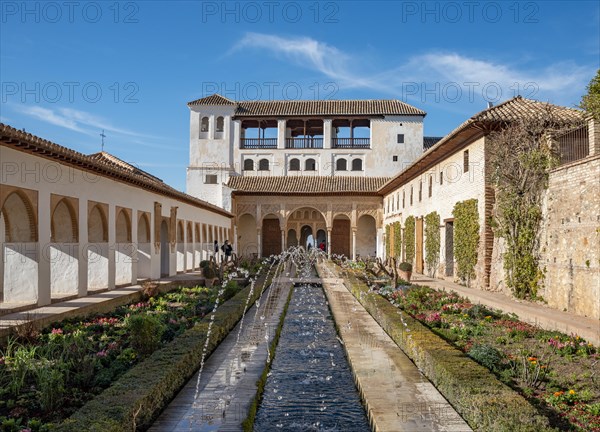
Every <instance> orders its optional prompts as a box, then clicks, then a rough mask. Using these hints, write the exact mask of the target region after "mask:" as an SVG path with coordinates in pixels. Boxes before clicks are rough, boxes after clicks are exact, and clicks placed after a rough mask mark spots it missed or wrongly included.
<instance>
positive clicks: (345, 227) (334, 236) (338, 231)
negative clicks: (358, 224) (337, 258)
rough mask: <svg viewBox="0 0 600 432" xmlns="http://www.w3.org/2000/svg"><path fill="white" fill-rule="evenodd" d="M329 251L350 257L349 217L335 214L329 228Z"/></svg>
mask: <svg viewBox="0 0 600 432" xmlns="http://www.w3.org/2000/svg"><path fill="white" fill-rule="evenodd" d="M331 253H333V254H336V255H345V256H347V257H350V219H348V217H347V216H346V215H337V216H335V218H334V219H333V226H332V229H331Z"/></svg>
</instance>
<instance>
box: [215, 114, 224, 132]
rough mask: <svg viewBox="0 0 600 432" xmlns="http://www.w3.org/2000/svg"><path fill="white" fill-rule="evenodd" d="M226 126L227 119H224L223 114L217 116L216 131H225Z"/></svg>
mask: <svg viewBox="0 0 600 432" xmlns="http://www.w3.org/2000/svg"><path fill="white" fill-rule="evenodd" d="M224 127H225V119H223V117H222V116H219V117H217V127H216V131H217V132H223V129H224Z"/></svg>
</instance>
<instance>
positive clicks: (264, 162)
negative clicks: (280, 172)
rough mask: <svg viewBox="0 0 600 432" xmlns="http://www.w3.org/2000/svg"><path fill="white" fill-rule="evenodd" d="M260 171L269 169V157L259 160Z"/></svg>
mask: <svg viewBox="0 0 600 432" xmlns="http://www.w3.org/2000/svg"><path fill="white" fill-rule="evenodd" d="M258 170H259V171H269V159H261V160H260V161H259V162H258Z"/></svg>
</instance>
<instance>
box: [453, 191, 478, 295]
mask: <svg viewBox="0 0 600 432" xmlns="http://www.w3.org/2000/svg"><path fill="white" fill-rule="evenodd" d="M452 215H453V216H454V258H455V259H456V264H457V269H456V273H457V275H458V277H460V278H461V279H462V280H463V281H464V282H466V284H467V286H470V285H471V280H472V279H474V278H475V265H476V264H477V249H478V248H479V211H478V210H477V200H476V199H470V200H466V201H461V202H458V203H456V204H455V205H454V209H453V210H452Z"/></svg>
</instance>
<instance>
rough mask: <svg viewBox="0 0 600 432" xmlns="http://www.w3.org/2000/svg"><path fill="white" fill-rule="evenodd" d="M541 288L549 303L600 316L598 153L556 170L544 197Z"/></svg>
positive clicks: (591, 315) (580, 313) (599, 159)
mask: <svg viewBox="0 0 600 432" xmlns="http://www.w3.org/2000/svg"><path fill="white" fill-rule="evenodd" d="M543 213H544V222H543V231H542V238H541V247H542V259H541V265H542V266H543V267H544V268H545V270H546V279H545V287H544V289H543V291H542V292H541V295H542V296H543V298H544V299H545V300H546V301H547V302H548V305H549V306H550V307H553V308H556V309H561V310H565V311H568V312H573V313H575V314H578V315H584V316H588V317H593V318H600V156H599V155H595V156H591V157H588V158H586V159H582V160H579V161H577V162H573V163H571V164H568V165H565V166H562V167H560V168H558V169H556V170H554V171H553V172H552V173H551V174H550V179H549V186H548V190H547V193H546V197H545V200H544V207H543Z"/></svg>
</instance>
